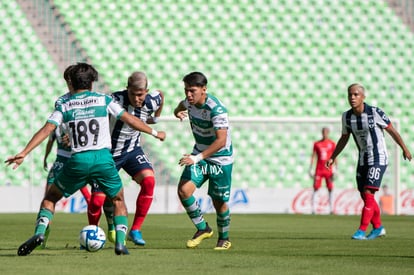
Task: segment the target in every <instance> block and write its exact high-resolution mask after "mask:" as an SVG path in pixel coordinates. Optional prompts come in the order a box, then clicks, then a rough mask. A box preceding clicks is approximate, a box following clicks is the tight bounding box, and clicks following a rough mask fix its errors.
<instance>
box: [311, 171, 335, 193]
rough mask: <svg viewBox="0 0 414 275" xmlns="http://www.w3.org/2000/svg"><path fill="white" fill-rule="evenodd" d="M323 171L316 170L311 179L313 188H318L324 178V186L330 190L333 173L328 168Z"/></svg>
mask: <svg viewBox="0 0 414 275" xmlns="http://www.w3.org/2000/svg"><path fill="white" fill-rule="evenodd" d="M324 170H325V171H318V170H316V173H315V177H314V180H313V189H314V190H318V189H319V188H321V186H322V180H323V179H325V182H326V188H327V189H328V190H329V191H331V190H332V189H333V173H332V171H331V170H329V169H324Z"/></svg>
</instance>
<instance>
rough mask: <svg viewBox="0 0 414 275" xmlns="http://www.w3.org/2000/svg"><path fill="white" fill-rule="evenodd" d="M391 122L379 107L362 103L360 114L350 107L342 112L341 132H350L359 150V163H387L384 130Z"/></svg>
mask: <svg viewBox="0 0 414 275" xmlns="http://www.w3.org/2000/svg"><path fill="white" fill-rule="evenodd" d="M390 124H391V121H390V119H389V118H388V116H387V115H386V114H385V113H384V112H383V111H382V110H381V109H379V108H377V107H373V106H370V105H368V104H365V103H364V111H363V113H362V114H361V115H360V116H357V115H355V114H354V113H353V112H352V109H350V110H348V111H346V112H344V113H343V114H342V134H352V137H353V138H354V140H355V143H356V145H357V147H358V151H359V161H358V163H359V165H360V166H363V165H373V164H379V165H387V164H388V153H387V148H386V144H385V137H384V130H383V129H385V128H387V127H388V126H389V125H390Z"/></svg>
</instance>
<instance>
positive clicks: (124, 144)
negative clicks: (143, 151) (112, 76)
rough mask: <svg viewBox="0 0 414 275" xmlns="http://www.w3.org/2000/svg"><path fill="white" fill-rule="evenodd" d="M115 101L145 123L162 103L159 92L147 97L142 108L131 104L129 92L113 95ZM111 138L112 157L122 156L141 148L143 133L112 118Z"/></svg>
mask: <svg viewBox="0 0 414 275" xmlns="http://www.w3.org/2000/svg"><path fill="white" fill-rule="evenodd" d="M112 97H113V98H114V101H115V102H116V103H117V104H119V105H120V106H122V108H123V109H124V110H126V111H127V112H128V113H130V114H131V115H134V116H136V117H137V118H139V119H141V120H142V121H143V122H146V121H147V118H148V117H149V116H150V115H151V114H152V113H153V112H155V111H157V110H158V109H159V108H160V106H161V103H162V98H161V95H160V92H159V91H156V90H155V91H153V92H151V93H148V94H147V95H146V97H145V100H144V103H143V106H142V107H134V106H132V105H131V104H130V101H129V98H128V91H127V90H124V91H119V92H115V93H113V94H112ZM110 125H111V128H110V129H111V138H112V151H111V152H112V155H113V156H114V157H117V156H120V155H122V154H124V153H127V152H130V151H132V150H134V148H136V147H140V146H141V144H140V139H141V132H140V131H137V130H135V129H134V128H131V127H130V126H129V125H128V124H126V123H124V122H122V121H120V120H116V119H114V118H112V117H110Z"/></svg>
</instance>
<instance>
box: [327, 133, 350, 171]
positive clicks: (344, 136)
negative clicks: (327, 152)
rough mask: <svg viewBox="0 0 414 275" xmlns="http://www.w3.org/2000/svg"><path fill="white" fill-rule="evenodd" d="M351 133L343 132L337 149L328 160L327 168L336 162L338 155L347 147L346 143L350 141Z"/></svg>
mask: <svg viewBox="0 0 414 275" xmlns="http://www.w3.org/2000/svg"><path fill="white" fill-rule="evenodd" d="M349 136H350V134H342V136H341V137H340V138H339V140H338V142H337V144H336V147H335V150H334V151H333V153H332V155H331V157H330V158H329V159H328V161H327V162H326V164H325V166H326V168H331V166H332V165H333V164H334V163H335V161H336V157H337V156H338V155H339V154H340V153H341V152H342V150H343V149H344V148H345V146H346V144H347V143H348V140H349Z"/></svg>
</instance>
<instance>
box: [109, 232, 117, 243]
mask: <svg viewBox="0 0 414 275" xmlns="http://www.w3.org/2000/svg"><path fill="white" fill-rule="evenodd" d="M115 239H116V231H115V230H109V231H108V241H110V242H111V243H115Z"/></svg>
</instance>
